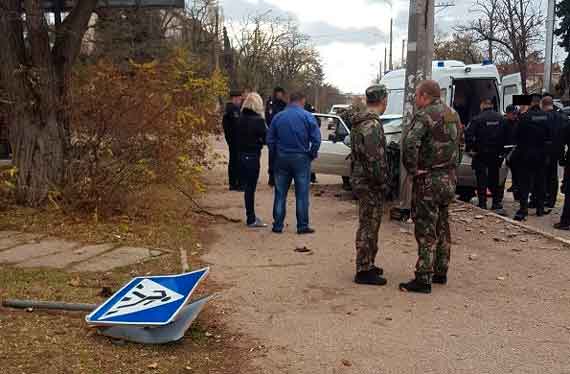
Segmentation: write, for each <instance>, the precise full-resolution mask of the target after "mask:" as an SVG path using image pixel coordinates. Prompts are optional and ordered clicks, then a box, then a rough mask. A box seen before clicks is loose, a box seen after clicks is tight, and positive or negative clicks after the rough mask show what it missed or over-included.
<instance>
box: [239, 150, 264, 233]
mask: <svg viewBox="0 0 570 374" xmlns="http://www.w3.org/2000/svg"><path fill="white" fill-rule="evenodd" d="M259 159H260V154H259V153H240V155H239V161H240V166H241V168H240V175H241V182H242V187H243V190H244V201H245V211H246V216H247V224H248V225H250V224H253V223H255V220H256V216H255V190H256V189H257V180H258V179H259V168H260V165H259Z"/></svg>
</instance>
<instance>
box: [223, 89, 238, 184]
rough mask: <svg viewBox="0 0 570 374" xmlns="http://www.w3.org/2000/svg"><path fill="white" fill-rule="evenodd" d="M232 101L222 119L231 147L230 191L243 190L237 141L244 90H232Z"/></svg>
mask: <svg viewBox="0 0 570 374" xmlns="http://www.w3.org/2000/svg"><path fill="white" fill-rule="evenodd" d="M230 100H231V101H230V102H229V103H227V104H226V111H225V113H224V117H223V119H222V126H223V128H224V136H225V138H226V143H228V148H229V151H230V152H229V156H230V159H229V163H228V180H229V185H230V191H241V190H242V187H241V184H240V178H239V152H238V149H237V148H238V147H237V143H236V139H237V131H239V128H238V126H239V117H240V111H241V103H242V92H241V91H238V90H232V91H230Z"/></svg>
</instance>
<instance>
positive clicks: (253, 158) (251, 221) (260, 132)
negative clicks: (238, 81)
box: [237, 92, 267, 228]
mask: <svg viewBox="0 0 570 374" xmlns="http://www.w3.org/2000/svg"><path fill="white" fill-rule="evenodd" d="M241 110H242V113H241V117H240V122H239V126H238V129H239V130H238V131H237V144H238V149H239V160H240V166H241V178H242V187H243V189H244V200H245V210H246V216H247V226H248V227H251V228H259V227H267V225H266V224H265V223H263V221H262V220H261V219H260V218H259V217H257V216H256V214H255V190H256V189H257V181H258V179H259V169H260V160H261V149H262V148H263V145H264V144H265V134H266V132H267V125H266V124H265V119H264V112H265V111H264V109H263V99H262V98H261V96H259V95H258V94H257V93H255V92H252V93H250V94H249V95H248V96H247V98H246V99H245V101H244V103H243V106H242V109H241Z"/></svg>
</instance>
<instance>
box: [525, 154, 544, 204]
mask: <svg viewBox="0 0 570 374" xmlns="http://www.w3.org/2000/svg"><path fill="white" fill-rule="evenodd" d="M545 169H546V168H545V165H544V164H542V165H532V164H531V165H529V164H527V165H521V166H520V169H519V173H520V174H519V176H520V210H521V211H522V212H524V213H528V197H529V194H530V192H531V191H533V193H534V197H535V200H536V209H537V211H538V210H544V187H545V184H544V181H545Z"/></svg>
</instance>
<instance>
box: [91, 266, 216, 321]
mask: <svg viewBox="0 0 570 374" xmlns="http://www.w3.org/2000/svg"><path fill="white" fill-rule="evenodd" d="M208 271H209V268H204V269H200V270H196V271H193V272H191V273H186V274H179V275H160V276H153V277H137V278H134V279H133V280H131V281H130V282H129V283H127V284H126V285H125V286H123V288H121V289H120V290H119V291H117V292H116V293H115V294H114V295H113V296H111V297H110V298H109V299H108V300H107V301H105V302H104V303H103V304H102V305H101V306H99V307H98V308H97V309H95V310H94V311H93V312H92V313H91V314H89V315H88V316H87V317H85V320H86V321H87V323H88V324H91V325H137V326H164V325H167V324H169V323H171V322H172V321H174V320H175V319H176V316H177V315H178V313H179V312H180V310H181V309H182V308H183V307H184V306H185V305H186V304H187V303H188V300H189V299H190V296H191V295H192V292H194V290H195V289H196V287H197V286H198V283H200V282H201V281H202V279H203V278H204V277H205V276H206V275H207V274H208Z"/></svg>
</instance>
